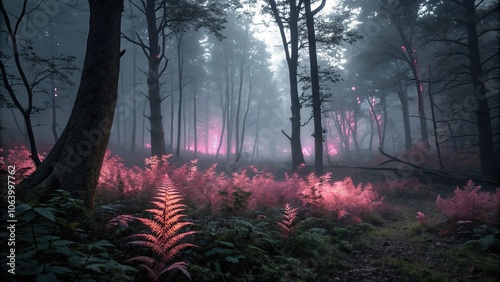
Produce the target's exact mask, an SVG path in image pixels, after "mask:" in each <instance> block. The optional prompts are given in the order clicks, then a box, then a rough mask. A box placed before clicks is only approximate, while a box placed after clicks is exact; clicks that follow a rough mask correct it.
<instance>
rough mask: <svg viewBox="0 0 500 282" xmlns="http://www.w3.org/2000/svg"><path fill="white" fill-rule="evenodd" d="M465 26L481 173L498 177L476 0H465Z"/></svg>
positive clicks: (463, 3)
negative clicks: (477, 22)
mask: <svg viewBox="0 0 500 282" xmlns="http://www.w3.org/2000/svg"><path fill="white" fill-rule="evenodd" d="M462 5H463V11H464V26H465V30H466V32H467V47H468V49H469V64H470V74H471V79H472V86H473V91H474V92H473V93H474V98H475V99H476V102H477V108H476V109H475V113H476V117H477V129H478V132H479V154H480V160H481V175H482V176H492V177H498V171H497V164H496V163H495V154H494V150H493V134H492V127H491V118H490V108H489V105H488V98H487V96H486V88H485V86H484V80H483V70H482V66H481V56H480V52H479V41H478V34H477V29H476V15H475V12H476V7H475V1H474V0H463V2H462Z"/></svg>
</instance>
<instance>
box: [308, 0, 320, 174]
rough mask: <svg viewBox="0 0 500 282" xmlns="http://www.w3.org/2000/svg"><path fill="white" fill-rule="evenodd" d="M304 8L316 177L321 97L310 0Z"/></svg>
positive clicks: (318, 162)
mask: <svg viewBox="0 0 500 282" xmlns="http://www.w3.org/2000/svg"><path fill="white" fill-rule="evenodd" d="M323 4H324V1H323ZM304 6H305V10H306V25H307V40H308V43H309V65H310V68H311V92H312V107H313V118H314V169H315V171H316V173H317V174H318V175H322V174H323V127H322V125H321V97H320V89H319V74H318V58H317V54H316V33H315V31H314V13H313V11H311V0H305V1H304ZM315 11H319V10H315Z"/></svg>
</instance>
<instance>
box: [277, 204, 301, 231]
mask: <svg viewBox="0 0 500 282" xmlns="http://www.w3.org/2000/svg"><path fill="white" fill-rule="evenodd" d="M283 217H284V219H283V220H281V221H278V222H277V223H278V225H279V227H280V228H281V231H282V232H283V237H284V238H285V239H290V238H291V237H292V232H293V229H294V227H295V223H294V221H295V219H296V218H297V208H294V207H292V205H290V204H286V205H285V212H284V213H283Z"/></svg>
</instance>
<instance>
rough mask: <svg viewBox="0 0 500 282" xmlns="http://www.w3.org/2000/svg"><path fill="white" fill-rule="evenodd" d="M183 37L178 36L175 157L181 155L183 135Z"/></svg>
mask: <svg viewBox="0 0 500 282" xmlns="http://www.w3.org/2000/svg"><path fill="white" fill-rule="evenodd" d="M181 44H182V36H181V35H179V34H177V68H178V79H179V80H178V82H179V84H178V87H179V104H178V106H177V143H176V144H175V146H176V147H175V155H176V156H180V155H181V133H182V94H183V93H182V90H183V85H182V83H183V82H182V76H183V75H184V74H183V68H184V58H183V54H182V49H181ZM184 139H185V138H184Z"/></svg>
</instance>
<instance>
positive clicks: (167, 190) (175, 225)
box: [129, 179, 197, 281]
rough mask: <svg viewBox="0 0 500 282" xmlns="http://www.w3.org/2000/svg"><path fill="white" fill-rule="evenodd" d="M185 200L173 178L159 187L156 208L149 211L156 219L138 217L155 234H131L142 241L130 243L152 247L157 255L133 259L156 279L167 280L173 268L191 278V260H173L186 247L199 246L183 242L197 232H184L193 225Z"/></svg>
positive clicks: (155, 202) (153, 279)
mask: <svg viewBox="0 0 500 282" xmlns="http://www.w3.org/2000/svg"><path fill="white" fill-rule="evenodd" d="M182 200H183V198H182V195H181V194H180V193H179V192H178V191H177V190H176V189H175V188H173V186H172V183H171V181H170V179H167V180H166V181H165V184H164V185H163V186H161V187H160V188H159V192H158V193H157V195H156V197H154V200H153V201H151V202H152V203H153V204H154V205H155V206H156V208H153V209H148V210H147V211H148V212H150V213H152V214H153V218H152V219H149V218H137V220H139V221H140V222H142V223H143V224H144V225H146V226H147V227H148V228H149V229H150V230H151V234H146V233H143V234H135V235H133V236H131V237H135V238H140V239H141V240H136V241H132V242H130V244H133V245H137V246H143V247H146V248H148V249H150V250H151V251H153V253H154V254H155V257H156V258H153V257H148V256H137V257H134V258H131V259H129V261H138V262H140V263H142V264H141V266H142V267H144V268H145V269H146V270H147V271H148V273H149V276H150V278H151V279H152V281H159V280H161V279H163V278H164V277H165V275H166V274H168V273H170V271H172V270H179V271H181V272H182V273H183V274H184V275H186V276H187V277H188V278H189V279H191V275H190V274H189V271H188V269H187V266H188V264H187V262H184V261H181V262H174V263H171V262H172V260H173V259H174V258H175V257H176V256H177V255H178V254H179V253H180V252H181V251H183V250H184V249H186V248H190V247H197V246H196V245H194V244H189V243H182V241H183V239H184V238H186V237H187V236H189V235H191V234H193V233H195V231H182V229H183V228H185V227H186V226H189V225H192V224H193V223H192V222H189V221H185V220H184V218H185V217H186V216H185V215H184V214H183V211H184V208H185V205H183V204H181V203H180V202H181V201H182ZM169 264H170V265H169Z"/></svg>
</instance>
